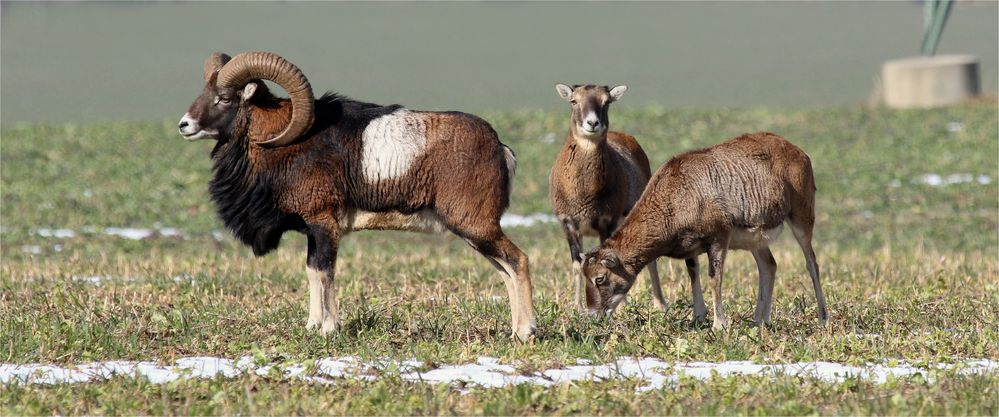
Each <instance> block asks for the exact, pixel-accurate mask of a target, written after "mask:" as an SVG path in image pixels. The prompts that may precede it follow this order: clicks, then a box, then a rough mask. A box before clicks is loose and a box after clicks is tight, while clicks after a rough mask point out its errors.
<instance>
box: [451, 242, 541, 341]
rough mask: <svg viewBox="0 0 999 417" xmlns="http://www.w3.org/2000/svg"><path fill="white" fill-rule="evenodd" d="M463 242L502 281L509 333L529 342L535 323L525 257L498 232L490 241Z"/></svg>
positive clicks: (535, 326)
mask: <svg viewBox="0 0 999 417" xmlns="http://www.w3.org/2000/svg"><path fill="white" fill-rule="evenodd" d="M497 228H498V226H497ZM465 240H466V241H467V242H468V244H469V245H470V246H472V248H474V249H475V250H477V251H479V253H481V254H482V256H485V257H486V259H488V260H489V262H490V263H491V264H492V265H493V266H494V267H496V269H497V270H498V271H499V273H500V276H501V277H502V278H503V282H504V284H506V289H507V294H509V296H510V314H511V316H512V323H511V327H512V328H513V334H514V335H515V336H516V337H517V338H519V339H520V340H522V341H526V340H528V339H530V337H531V336H532V335H533V334H534V331H535V330H536V328H537V324H536V320H535V317H534V302H533V293H534V288H533V285H532V284H531V274H530V269H529V267H528V260H527V255H526V254H525V253H524V252H523V251H521V250H520V248H518V247H517V245H514V244H513V242H511V241H510V239H509V238H507V237H506V235H504V234H503V232H502V231H499V235H498V236H496V237H495V238H493V239H481V238H479V239H476V238H474V237H466V238H465Z"/></svg>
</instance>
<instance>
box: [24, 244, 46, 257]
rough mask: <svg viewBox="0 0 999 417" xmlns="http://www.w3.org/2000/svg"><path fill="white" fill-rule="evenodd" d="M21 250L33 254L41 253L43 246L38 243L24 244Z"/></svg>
mask: <svg viewBox="0 0 999 417" xmlns="http://www.w3.org/2000/svg"><path fill="white" fill-rule="evenodd" d="M21 252H24V253H30V254H32V255H41V254H42V247H41V246H38V245H22V246H21Z"/></svg>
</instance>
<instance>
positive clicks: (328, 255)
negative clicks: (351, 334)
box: [305, 226, 340, 334]
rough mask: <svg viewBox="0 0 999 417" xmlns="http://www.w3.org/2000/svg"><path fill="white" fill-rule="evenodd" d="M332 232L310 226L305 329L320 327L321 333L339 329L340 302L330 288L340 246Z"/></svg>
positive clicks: (333, 289)
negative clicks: (307, 301) (307, 315)
mask: <svg viewBox="0 0 999 417" xmlns="http://www.w3.org/2000/svg"><path fill="white" fill-rule="evenodd" d="M335 231H336V229H335V228H332V227H323V226H310V227H309V256H308V266H307V271H308V276H309V320H308V321H307V322H306V324H305V327H306V328H308V329H314V328H316V327H319V332H320V333H322V334H330V333H332V332H335V331H336V330H337V329H338V328H339V326H340V311H339V303H337V298H336V288H334V286H333V283H334V281H333V277H334V274H335V272H336V252H337V248H338V246H339V235H338V234H337V233H336V232H335Z"/></svg>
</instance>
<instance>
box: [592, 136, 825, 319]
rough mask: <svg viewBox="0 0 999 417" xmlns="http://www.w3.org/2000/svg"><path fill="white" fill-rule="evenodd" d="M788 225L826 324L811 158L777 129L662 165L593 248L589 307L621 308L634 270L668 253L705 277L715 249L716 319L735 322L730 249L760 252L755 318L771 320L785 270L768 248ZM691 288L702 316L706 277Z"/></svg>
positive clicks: (711, 272) (712, 273)
mask: <svg viewBox="0 0 999 417" xmlns="http://www.w3.org/2000/svg"><path fill="white" fill-rule="evenodd" d="M784 222H787V223H788V224H789V225H790V227H791V232H792V233H793V234H794V238H795V239H796V240H797V241H798V245H799V246H800V247H801V250H802V252H804V255H805V263H806V267H807V269H808V274H809V275H811V278H812V286H813V287H814V290H815V298H816V301H817V302H818V317H819V321H820V322H821V323H822V324H825V322H826V318H827V313H826V300H825V297H824V296H823V295H822V285H821V284H820V282H819V265H818V263H817V262H816V260H815V251H814V250H812V228H813V226H814V225H815V179H814V177H813V174H812V163H811V161H810V160H809V158H808V155H806V154H805V152H803V151H802V150H801V149H799V148H798V147H797V146H794V145H793V144H792V143H791V142H788V141H787V140H785V139H784V138H782V137H780V136H777V135H775V134H773V133H754V134H746V135H742V136H740V137H738V138H735V139H732V140H730V141H728V142H724V143H721V144H718V145H715V146H712V147H710V148H707V149H701V150H697V151H692V152H687V153H684V154H681V155H678V156H676V157H674V158H673V159H671V160H670V161H669V162H667V163H666V165H663V167H662V168H659V170H658V171H656V174H655V175H654V176H653V177H652V179H651V180H650V181H649V185H648V187H647V188H646V190H645V193H644V194H642V198H641V199H640V200H639V201H638V203H636V204H635V207H634V208H633V209H632V211H631V214H629V215H628V217H627V218H626V219H625V220H624V223H623V224H622V225H621V227H619V228H618V230H617V231H616V232H614V234H613V235H612V236H611V237H610V238H608V239H607V240H606V241H604V243H603V244H602V245H601V246H600V247H599V248H597V249H595V250H593V251H591V252H589V253H587V254H586V257H585V261H584V265H583V272H584V274H585V275H586V278H587V282H586V283H587V291H588V292H589V294H588V297H587V298H588V300H589V299H592V300H593V302H591V303H590V304H589V307H590V309H591V310H596V311H607V310H610V309H613V308H614V306H615V305H617V303H619V302H621V300H623V299H624V297H625V295H626V294H627V293H628V290H629V289H630V288H631V286H632V284H634V282H635V274H637V273H638V271H639V270H641V268H642V267H643V266H645V264H647V263H649V262H650V261H652V260H654V259H656V258H658V257H660V256H669V257H672V258H678V259H686V260H687V265H688V272H690V273H691V280H692V281H695V282H697V256H698V255H699V254H702V253H707V254H708V275H710V276H711V278H712V280H713V283H712V284H713V285H712V286H713V289H714V294H713V296H714V323H713V324H712V325H713V327H714V328H723V327H725V326H726V325H727V323H728V321H727V319H726V317H725V312H724V310H723V309H722V301H721V285H722V275H723V270H724V265H725V256H726V254H727V253H728V251H729V249H741V250H747V251H751V252H752V253H753V258H755V259H756V266H757V268H758V269H759V274H760V276H759V289H758V291H757V299H756V311H755V313H754V314H753V318H754V320H755V321H756V322H757V323H767V324H769V323H770V313H771V311H772V310H773V288H774V275H775V274H776V273H777V262H776V261H774V256H773V254H772V253H771V252H770V248H769V245H770V243H772V242H773V241H774V240H775V239H776V238H777V236H778V235H779V234H780V232H781V229H782V227H783V224H784ZM693 290H694V291H695V292H696V293H695V295H694V316H695V318H697V319H702V318H703V316H704V314H705V309H704V302H703V298H702V297H701V295H700V294H699V293H700V291H701V289H700V284H699V282H697V285H694V286H693Z"/></svg>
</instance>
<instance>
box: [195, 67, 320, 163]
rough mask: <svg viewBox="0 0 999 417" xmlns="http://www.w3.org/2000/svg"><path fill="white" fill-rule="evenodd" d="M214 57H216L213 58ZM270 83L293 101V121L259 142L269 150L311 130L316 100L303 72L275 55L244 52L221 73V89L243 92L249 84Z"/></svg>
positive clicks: (219, 81)
mask: <svg viewBox="0 0 999 417" xmlns="http://www.w3.org/2000/svg"><path fill="white" fill-rule="evenodd" d="M213 57H214V55H213ZM256 79H263V80H271V81H274V82H275V83H277V84H278V85H280V86H281V88H283V89H284V91H286V92H288V97H289V98H290V99H291V121H289V122H288V126H287V127H285V128H284V131H283V132H281V133H279V134H278V135H277V136H275V137H273V138H271V139H268V140H264V141H260V142H257V144H259V145H262V146H266V147H277V146H284V145H287V144H289V143H291V141H293V140H295V139H296V138H298V137H299V136H300V135H302V134H303V133H305V132H306V131H307V130H309V128H310V127H312V121H313V119H314V117H315V115H314V114H313V107H314V106H315V98H314V97H313V95H312V86H311V85H309V80H308V79H307V78H305V74H303V73H302V70H300V69H298V67H296V66H295V65H294V64H292V63H291V62H288V61H287V60H286V59H284V58H282V57H280V56H278V55H277V54H275V53H272V52H244V53H241V54H239V55H236V56H235V57H234V58H233V59H232V60H231V61H229V63H227V64H225V65H224V66H222V70H221V71H219V75H218V80H217V81H216V83H217V85H218V86H219V87H223V88H242V87H243V86H244V85H246V83H248V82H249V81H250V80H256Z"/></svg>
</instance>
